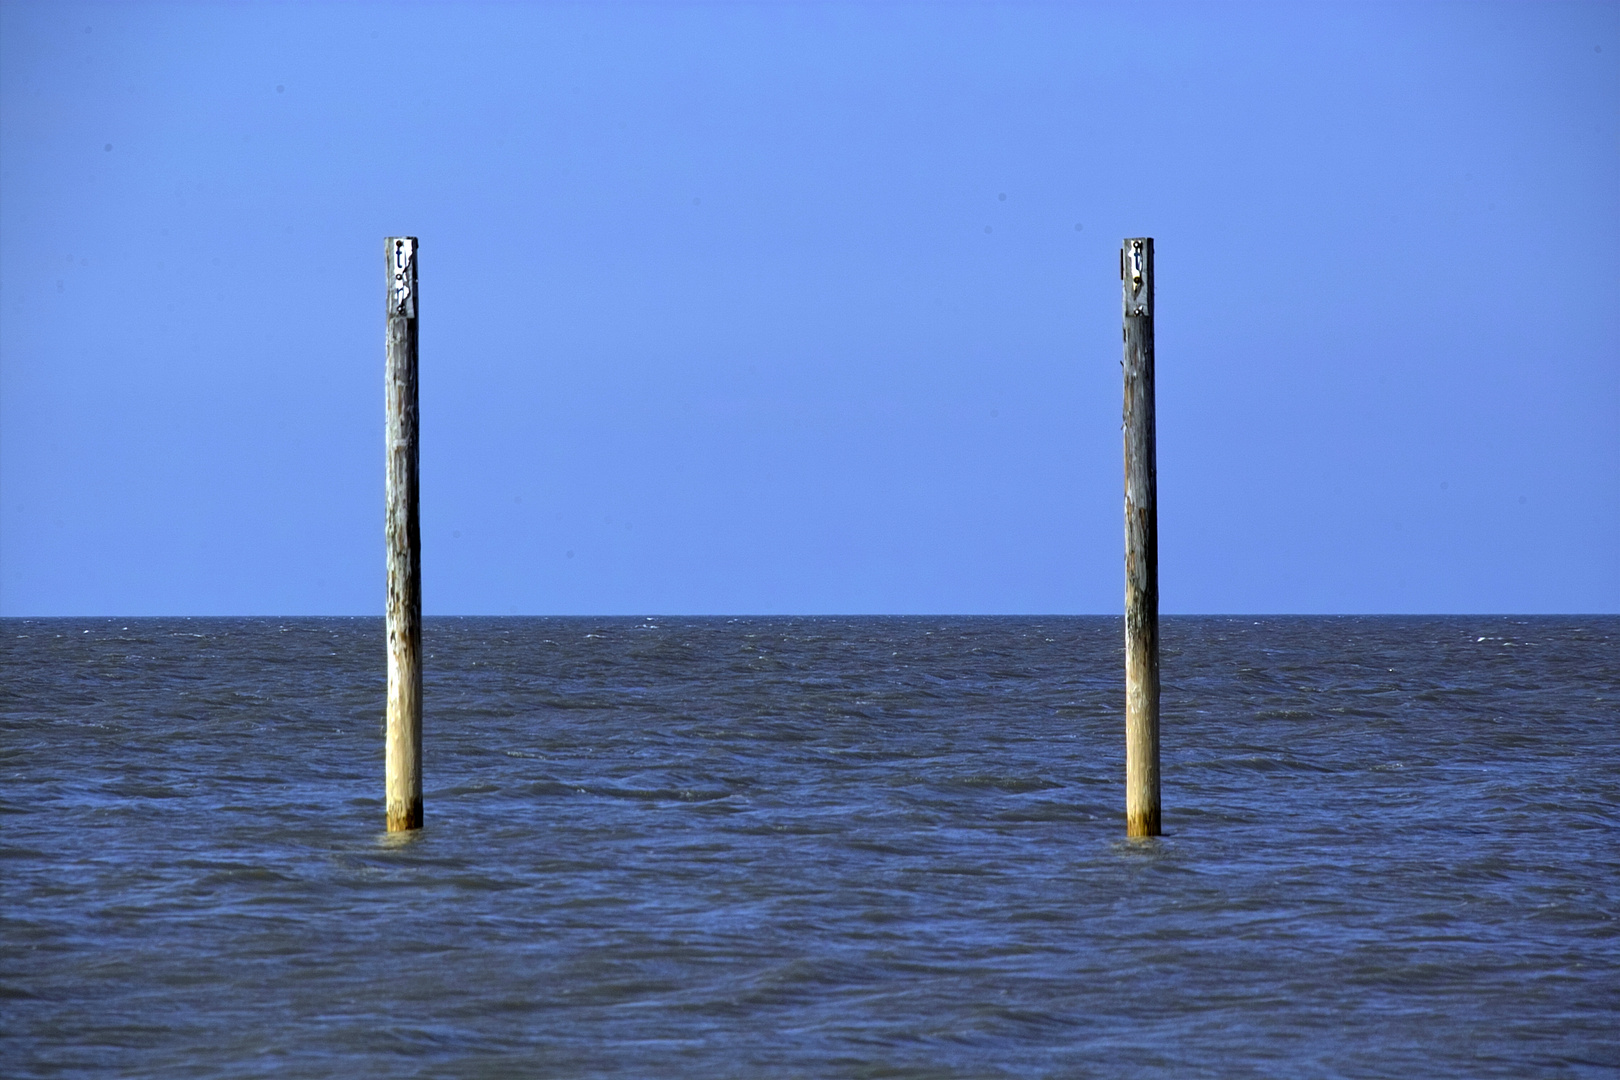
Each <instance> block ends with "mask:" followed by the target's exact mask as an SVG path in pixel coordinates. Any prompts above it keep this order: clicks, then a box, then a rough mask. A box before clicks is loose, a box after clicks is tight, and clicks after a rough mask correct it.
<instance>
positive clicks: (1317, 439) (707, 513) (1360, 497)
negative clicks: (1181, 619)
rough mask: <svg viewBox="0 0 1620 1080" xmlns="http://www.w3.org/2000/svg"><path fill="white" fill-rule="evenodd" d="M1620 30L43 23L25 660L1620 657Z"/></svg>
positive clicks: (1188, 17) (20, 77)
mask: <svg viewBox="0 0 1620 1080" xmlns="http://www.w3.org/2000/svg"><path fill="white" fill-rule="evenodd" d="M1617 30H1620V5H1616V4H1613V3H1608V4H1558V3H1514V4H1491V3H1470V4H1457V3H1448V4H1436V5H1430V4H1421V3H1400V4H1376V3H1353V4H1333V3H1295V4H1235V3H1234V4H1217V3H1198V4H1151V3H1150V4H1096V5H1087V4H1064V5H1040V4H1004V5H996V4H986V5H970V4H904V3H889V4H832V3H828V4H735V3H721V4H690V5H687V4H679V3H657V4H628V3H624V4H614V3H602V4H587V5H564V4H557V5H540V4H535V5H526V4H517V3H498V4H486V5H476V4H465V3H463V4H451V3H419V4H382V3H376V4H366V3H343V4H320V3H275V4H254V3H221V4H201V3H185V4H147V3H140V2H131V0H125V2H121V3H117V4H112V5H86V4H77V3H72V2H64V0H52V2H49V3H20V2H0V615H9V616H21V615H95V614H108V615H159V614H175V615H223V614H243V615H281V614H288V615H291V614H311V615H317V614H356V615H375V614H380V613H381V611H382V606H383V599H384V562H383V440H382V426H383V326H384V324H383V295H384V274H383V261H382V257H381V256H382V242H383V238H384V237H385V236H389V235H395V234H407V235H414V236H417V237H419V238H420V240H421V261H420V267H421V321H420V335H421V338H420V341H421V344H420V356H421V361H420V362H421V418H422V421H421V422H422V436H421V439H422V441H421V454H422V484H421V493H422V536H423V574H424V606H425V610H426V612H427V613H428V614H430V615H434V614H468V615H471V614H493V615H506V614H528V615H542V614H631V615H645V614H788V613H804V614H810V613H841V614H860V613H915V614H929V613H960V614H976V613H1006V614H1028V613H1034V614H1065V613H1076V614H1109V613H1118V612H1119V611H1120V610H1121V608H1122V604H1123V589H1124V579H1123V519H1122V489H1121V469H1122V465H1121V442H1120V408H1121V386H1120V366H1119V365H1120V351H1121V347H1120V294H1119V288H1120V285H1119V280H1118V256H1117V250H1118V248H1119V245H1120V241H1121V239H1122V238H1124V237H1132V236H1151V237H1153V238H1154V239H1155V248H1156V256H1157V258H1156V275H1157V293H1158V303H1157V308H1156V324H1157V325H1156V337H1157V381H1158V440H1159V441H1158V462H1159V527H1160V592H1161V608H1162V610H1163V611H1164V612H1165V613H1167V614H1175V613H1339V612H1342V613H1406V612H1411V613H1444V612H1456V613H1471V612H1504V613H1520V612H1523V613H1536V612H1616V611H1620V67H1617V63H1620V33H1617Z"/></svg>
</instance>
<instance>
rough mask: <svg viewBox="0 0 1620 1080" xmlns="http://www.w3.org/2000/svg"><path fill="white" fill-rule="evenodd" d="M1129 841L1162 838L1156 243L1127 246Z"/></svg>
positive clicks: (1123, 261) (1122, 265) (1122, 270)
mask: <svg viewBox="0 0 1620 1080" xmlns="http://www.w3.org/2000/svg"><path fill="white" fill-rule="evenodd" d="M1119 276H1120V279H1121V280H1122V282H1123V284H1124V291H1125V365H1124V366H1125V834H1126V835H1127V836H1158V835H1159V494H1158V479H1157V472H1158V465H1157V461H1156V454H1155V451H1154V431H1153V239H1152V238H1151V237H1138V238H1134V239H1128V240H1126V241H1125V243H1124V246H1123V248H1121V250H1120V255H1119Z"/></svg>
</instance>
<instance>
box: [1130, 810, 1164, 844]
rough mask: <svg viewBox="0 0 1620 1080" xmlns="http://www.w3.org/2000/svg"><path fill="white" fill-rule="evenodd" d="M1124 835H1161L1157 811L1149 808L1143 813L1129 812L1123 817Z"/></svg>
mask: <svg viewBox="0 0 1620 1080" xmlns="http://www.w3.org/2000/svg"><path fill="white" fill-rule="evenodd" d="M1125 835H1126V836H1129V837H1133V838H1134V837H1143V838H1145V837H1149V836H1161V835H1163V834H1162V832H1161V831H1160V829H1159V811H1158V810H1156V809H1155V810H1149V811H1148V812H1147V813H1145V814H1129V815H1127V816H1126V818H1125Z"/></svg>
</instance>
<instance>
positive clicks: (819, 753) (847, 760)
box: [0, 617, 1620, 1080]
mask: <svg viewBox="0 0 1620 1080" xmlns="http://www.w3.org/2000/svg"><path fill="white" fill-rule="evenodd" d="M0 637H3V641H0V665H3V666H0V680H3V686H0V739H3V742H0V811H3V814H0V920H3V922H0V935H3V936H0V946H3V950H0V1062H3V1065H0V1072H3V1073H4V1074H5V1075H7V1076H11V1077H40V1076H76V1075H83V1076H117V1077H163V1078H176V1077H261V1076H262V1077H270V1076H277V1077H281V1076H289V1077H342V1078H345V1080H352V1078H364V1077H413V1076H422V1077H447V1078H455V1077H598V1076H612V1077H658V1078H663V1077H669V1078H683V1077H703V1078H725V1077H877V1076H890V1077H912V1076H914V1077H1043V1076H1052V1077H1093V1076H1094V1077H1123V1076H1133V1077H1141V1076H1148V1077H1161V1076H1162V1077H1227V1076H1230V1077H1253V1076H1276V1077H1339V1076H1344V1077H1363V1076H1366V1077H1371V1076H1391V1077H1396V1076H1398V1077H1414V1076H1416V1077H1431V1076H1432V1077H1498V1076H1500V1077H1516V1078H1517V1077H1541V1076H1548V1077H1563V1076H1577V1077H1588V1076H1590V1077H1614V1076H1616V1075H1620V619H1616V618H1613V617H1591V618H1535V619H1527V618H1489V617H1464V618H1263V619H1254V618H1241V619H1240V618H1172V619H1167V620H1165V623H1164V627H1163V639H1164V643H1163V663H1164V679H1165V695H1164V722H1163V738H1164V804H1165V811H1164V821H1165V828H1166V835H1165V836H1164V837H1163V838H1162V839H1160V840H1157V841H1143V842H1128V841H1126V840H1125V839H1124V837H1123V829H1124V825H1123V803H1124V789H1123V777H1122V769H1123V765H1122V761H1123V722H1122V717H1121V713H1122V708H1123V696H1124V695H1123V689H1122V677H1121V671H1122V648H1121V624H1120V621H1119V620H1117V619H1105V618H858V619H851V618H749V619H726V618H706V619H696V618H669V619H648V620H642V619H588V618H569V619H560V618H559V619H518V618H512V619H429V620H428V622H427V630H426V635H425V641H426V651H427V653H428V654H429V656H430V660H429V667H428V672H429V674H428V681H427V717H426V725H425V731H426V736H425V744H426V746H425V752H426V762H427V780H426V783H427V802H426V812H427V827H426V829H424V830H423V831H422V832H421V833H419V834H414V835H409V836H404V837H401V836H388V835H386V834H384V833H383V832H382V831H381V826H382V820H383V809H382V801H381V793H382V790H381V789H382V770H383V766H382V734H381V731H382V703H383V670H384V669H383V651H382V627H381V622H380V620H376V619H283V620H277V619H141V620H130V619H123V620H106V619H93V620H85V619H6V620H0Z"/></svg>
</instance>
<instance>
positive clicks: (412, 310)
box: [388, 236, 416, 319]
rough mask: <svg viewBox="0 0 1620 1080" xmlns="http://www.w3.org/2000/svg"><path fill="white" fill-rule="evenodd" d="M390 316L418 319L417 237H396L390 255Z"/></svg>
mask: <svg viewBox="0 0 1620 1080" xmlns="http://www.w3.org/2000/svg"><path fill="white" fill-rule="evenodd" d="M388 271H389V281H390V284H389V287H388V314H389V316H390V317H392V316H395V315H403V316H405V318H407V319H414V318H416V237H414V236H396V237H394V246H393V248H392V249H391V250H390V251H389V253H388Z"/></svg>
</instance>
